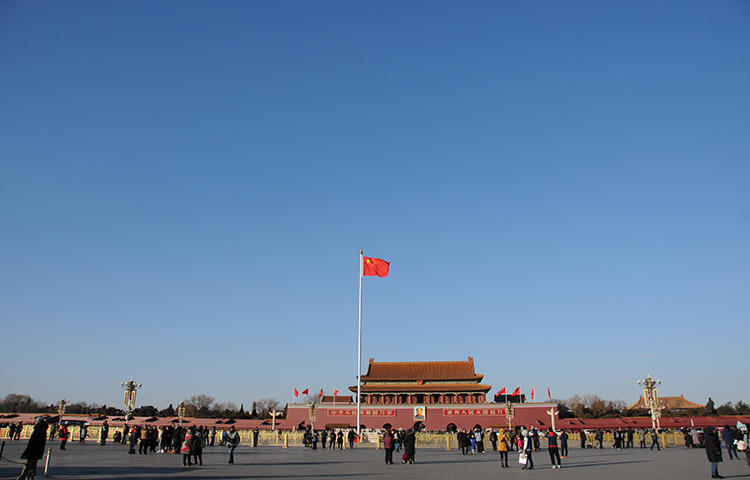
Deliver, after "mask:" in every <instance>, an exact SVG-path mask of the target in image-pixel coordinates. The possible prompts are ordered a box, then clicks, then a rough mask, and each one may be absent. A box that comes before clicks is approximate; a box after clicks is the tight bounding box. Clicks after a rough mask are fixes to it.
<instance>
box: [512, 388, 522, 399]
mask: <svg viewBox="0 0 750 480" xmlns="http://www.w3.org/2000/svg"><path fill="white" fill-rule="evenodd" d="M516 395H521V387H518V388H516V389H515V390H513V393H512V394H511V396H512V397H515V396H516Z"/></svg>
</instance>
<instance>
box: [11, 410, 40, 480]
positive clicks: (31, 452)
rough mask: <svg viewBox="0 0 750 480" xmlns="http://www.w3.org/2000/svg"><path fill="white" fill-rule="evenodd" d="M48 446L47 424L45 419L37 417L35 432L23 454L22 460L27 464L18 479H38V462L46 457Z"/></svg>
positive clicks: (32, 433)
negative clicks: (45, 450)
mask: <svg viewBox="0 0 750 480" xmlns="http://www.w3.org/2000/svg"><path fill="white" fill-rule="evenodd" d="M46 444H47V422H46V421H45V420H44V417H36V423H35V424H34V430H33V431H32V432H31V436H30V437H29V442H28V443H27V444H26V450H24V451H23V453H22V454H21V458H22V459H24V460H26V463H25V464H24V466H23V470H21V475H19V476H18V479H19V480H21V479H26V478H29V479H33V478H34V477H36V462H38V461H39V459H40V458H42V457H43V456H44V446H45V445H46Z"/></svg>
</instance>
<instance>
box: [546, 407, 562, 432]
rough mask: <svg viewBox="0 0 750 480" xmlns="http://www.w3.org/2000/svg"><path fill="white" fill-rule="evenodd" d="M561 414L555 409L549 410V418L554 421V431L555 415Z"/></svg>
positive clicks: (553, 425)
mask: <svg viewBox="0 0 750 480" xmlns="http://www.w3.org/2000/svg"><path fill="white" fill-rule="evenodd" d="M558 413H559V412H558V411H557V410H555V407H551V408H550V409H549V410H547V415H549V418H550V419H551V420H552V430H555V415H557V414H558Z"/></svg>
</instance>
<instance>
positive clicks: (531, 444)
mask: <svg viewBox="0 0 750 480" xmlns="http://www.w3.org/2000/svg"><path fill="white" fill-rule="evenodd" d="M738 425H740V424H738ZM8 426H9V429H8V438H9V440H10V441H15V440H19V439H20V436H21V431H22V429H23V425H22V424H21V423H20V422H18V423H11V424H9V425H8ZM740 427H742V428H741V429H740V428H735V427H733V426H726V427H724V428H721V429H718V430H717V429H714V428H713V427H706V428H703V429H698V428H694V427H691V428H683V429H681V430H680V433H681V434H682V435H683V439H684V444H685V447H687V448H703V449H705V451H706V455H707V458H708V461H709V463H710V464H711V477H712V478H723V477H722V476H721V475H719V472H718V465H719V463H720V462H722V461H723V459H724V457H723V455H722V443H723V444H724V447H725V448H726V451H727V455H728V457H729V460H732V459H740V453H742V454H743V457H745V458H746V459H747V461H748V465H750V452H749V451H748V430H747V429H746V428H745V427H744V425H740ZM48 430H49V433H48ZM456 433H457V434H456V438H457V441H458V448H459V450H460V452H461V453H462V454H463V455H482V454H485V453H486V452H489V451H490V445H491V451H492V452H498V454H499V459H500V466H501V467H502V468H509V463H508V453H509V452H513V451H517V452H518V453H519V457H518V460H519V464H521V465H522V467H521V468H522V469H523V470H531V469H534V468H535V466H534V455H535V453H536V452H538V451H540V450H542V447H543V445H542V442H543V441H546V444H547V445H546V446H547V451H548V454H549V458H550V464H551V466H552V468H553V469H559V468H562V459H565V458H567V457H568V440H569V434H568V432H566V431H555V430H553V429H552V428H548V429H546V430H539V429H537V428H536V427H531V428H529V429H527V428H525V427H517V428H515V429H513V430H505V429H502V428H501V429H497V430H495V429H486V430H482V429H481V428H480V427H479V426H477V427H475V428H474V429H466V430H458V431H457V432H456ZM577 433H578V434H579V437H580V447H581V448H583V449H586V448H591V449H603V448H604V444H603V441H604V435H605V433H611V436H612V445H611V448H613V449H632V448H635V445H634V442H635V436H636V435H637V436H638V439H639V447H640V448H641V449H645V448H649V447H648V445H647V439H648V440H650V442H651V445H650V449H651V450H653V449H654V448H656V449H657V450H660V449H661V446H660V443H659V433H658V432H657V431H656V430H646V429H639V430H634V429H629V428H619V429H613V430H610V431H608V432H605V431H604V430H594V431H591V432H587V431H582V430H581V431H578V432H577ZM108 434H109V426H108V424H107V422H106V421H105V422H104V423H103V424H102V427H101V429H100V433H99V443H100V445H105V444H106V442H107V439H108ZM258 434H259V431H258V429H257V428H255V430H254V431H252V432H251V441H252V444H253V446H257V445H258ZM55 436H57V437H58V438H59V439H60V449H61V450H65V449H66V444H67V441H68V440H69V438H70V431H69V428H68V422H63V423H61V424H58V423H53V424H51V425H49V426H48V424H47V422H46V419H45V417H37V419H36V422H35V424H34V428H33V431H32V433H31V436H30V438H29V440H28V443H27V446H26V449H25V450H24V452H23V454H22V456H21V458H22V459H24V460H25V461H26V462H25V464H24V468H23V471H22V472H21V476H19V477H18V478H19V479H26V478H34V476H35V474H36V464H37V462H38V460H39V459H41V458H42V456H43V455H44V449H45V444H46V441H47V438H48V437H49V440H53V439H54V438H55ZM87 436H88V429H87V425H86V424H83V425H81V428H80V430H79V439H78V441H79V443H85V441H86V438H87ZM356 439H357V436H356V434H355V433H354V430H352V429H349V430H348V431H347V430H344V429H333V428H326V429H324V430H322V431H320V432H319V431H316V430H314V429H312V428H309V427H308V429H307V430H306V431H305V433H304V436H303V444H304V446H305V447H308V448H311V449H313V450H317V448H318V444H319V443H320V444H321V448H329V449H336V447H338V448H339V449H343V448H344V445H345V442H346V443H348V446H349V448H353V447H354V444H355V442H356ZM112 440H113V441H114V442H115V443H121V444H126V445H128V447H129V448H128V453H129V454H132V455H134V454H136V450H137V452H138V454H140V455H148V454H149V453H166V454H180V455H181V456H182V462H183V465H184V466H193V465H203V455H202V454H203V448H204V447H207V446H214V445H215V444H216V443H218V445H219V446H224V447H226V448H227V450H228V463H230V464H231V463H234V451H235V449H236V448H237V447H238V446H239V444H240V435H239V432H237V431H236V429H235V428H234V426H231V427H229V428H228V429H222V430H220V431H219V430H218V429H217V428H216V426H213V427H211V428H208V427H206V426H202V427H196V426H190V427H188V428H184V427H182V426H181V425H176V426H173V425H167V426H160V427H156V426H149V425H146V426H140V425H135V426H132V427H131V426H129V425H128V424H125V425H124V426H123V427H122V428H121V429H119V430H117V431H116V432H115V433H114V434H113V436H112ZM591 440H593V441H591ZM382 445H383V449H384V450H385V463H386V464H388V465H393V463H394V462H393V454H394V452H398V453H401V450H402V449H403V455H402V456H401V463H404V464H406V463H408V464H414V463H415V454H416V451H415V450H416V449H415V447H416V433H415V431H414V430H412V429H408V430H404V429H400V430H396V429H393V428H386V429H385V430H384V431H383V434H382Z"/></svg>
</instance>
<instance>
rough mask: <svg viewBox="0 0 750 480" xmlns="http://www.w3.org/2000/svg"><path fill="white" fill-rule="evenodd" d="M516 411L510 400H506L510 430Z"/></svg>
mask: <svg viewBox="0 0 750 480" xmlns="http://www.w3.org/2000/svg"><path fill="white" fill-rule="evenodd" d="M515 413H516V412H515V411H514V410H513V405H512V404H511V403H510V401H509V400H506V401H505V418H507V419H508V430H511V421H512V420H513V417H514V415H515Z"/></svg>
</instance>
